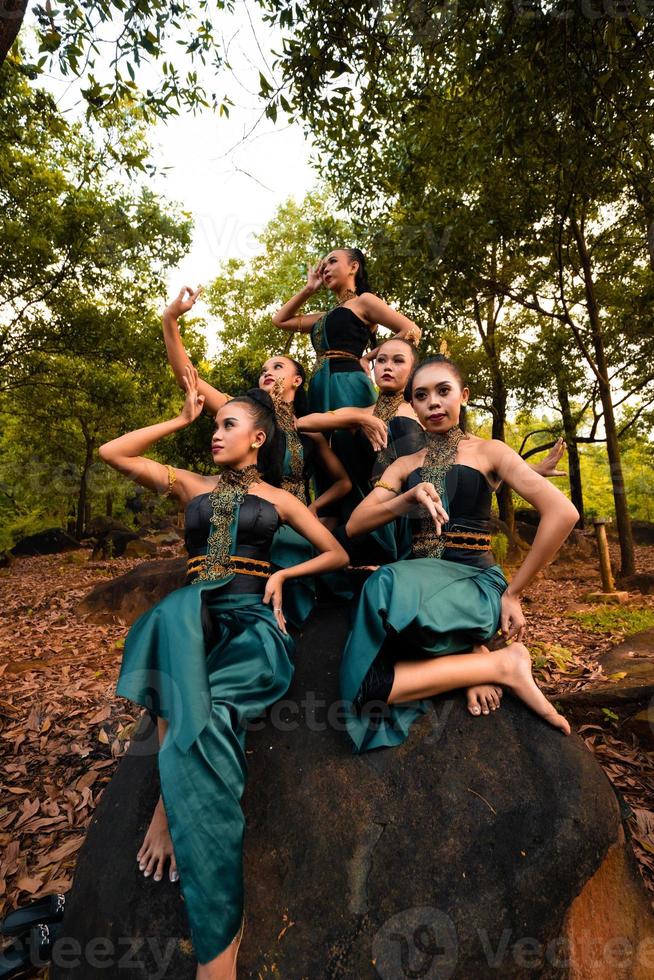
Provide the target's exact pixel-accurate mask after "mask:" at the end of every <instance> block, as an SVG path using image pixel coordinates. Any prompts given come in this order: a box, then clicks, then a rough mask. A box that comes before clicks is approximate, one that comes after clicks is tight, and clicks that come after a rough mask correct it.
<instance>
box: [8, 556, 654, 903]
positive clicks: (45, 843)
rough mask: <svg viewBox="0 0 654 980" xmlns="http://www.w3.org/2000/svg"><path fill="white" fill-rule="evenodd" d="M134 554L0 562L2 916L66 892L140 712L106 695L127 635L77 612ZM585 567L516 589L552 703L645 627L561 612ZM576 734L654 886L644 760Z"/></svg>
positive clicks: (590, 731)
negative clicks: (623, 813) (609, 788)
mask: <svg viewBox="0 0 654 980" xmlns="http://www.w3.org/2000/svg"><path fill="white" fill-rule="evenodd" d="M138 563H139V559H131V560H130V559H117V560H113V561H110V562H92V561H89V560H88V552H78V553H74V554H72V555H69V556H65V555H54V556H51V557H42V558H24V559H20V560H18V561H16V562H15V563H14V564H13V565H12V566H11V567H10V568H8V569H3V570H1V571H0V607H1V608H2V619H1V621H0V676H1V677H2V695H1V697H0V752H1V753H2V763H3V765H2V770H1V779H2V785H1V789H2V794H1V796H0V800H1V804H0V852H1V853H2V855H3V856H2V859H1V863H0V896H1V897H0V903H1V904H2V906H3V908H4V912H3V911H2V909H0V914H5V913H6V911H7V910H8V909H9V908H11V907H14V906H16V905H20V904H24V903H26V902H28V901H30V900H32V899H34V898H37V897H39V896H41V895H44V894H47V893H50V892H54V891H65V890H66V889H68V888H69V887H70V884H71V879H72V873H73V869H74V866H75V860H76V855H77V851H78V849H79V847H80V845H81V844H82V841H83V839H84V833H85V830H86V827H87V824H88V822H89V820H90V819H91V816H92V814H93V811H94V809H95V807H96V806H97V803H98V800H99V798H100V796H101V794H102V791H103V789H104V787H105V786H106V784H107V783H108V782H109V780H110V779H111V777H112V774H113V772H114V767H115V766H116V763H117V761H118V759H119V758H120V756H121V755H122V754H123V753H124V752H125V750H126V748H127V746H128V744H129V738H130V734H131V732H132V730H133V724H134V721H135V719H136V717H137V715H138V711H137V710H134V709H133V707H132V706H131V705H130V704H129V703H128V702H126V701H124V700H123V699H120V698H117V697H116V696H115V694H114V687H115V683H116V678H117V675H118V670H119V667H120V661H121V655H122V644H123V640H124V636H125V632H126V630H125V628H123V627H120V626H95V625H93V626H90V625H88V624H87V623H85V622H84V621H83V620H81V619H80V618H79V617H78V616H77V615H76V614H75V607H76V605H77V603H78V602H79V600H80V599H81V598H82V596H83V595H84V594H85V593H86V592H87V591H88V590H89V589H90V588H91V587H92V586H93V585H95V584H97V583H98V582H99V581H102V580H106V579H107V578H110V577H112V576H116V575H120V574H122V573H123V572H125V571H127V570H128V569H130V568H132V567H134V565H136V564H138ZM638 564H639V567H640V568H642V569H645V568H652V567H654V548H649V549H645V548H641V549H639V553H638ZM595 567H596V562H595V560H594V559H590V560H586V561H584V562H579V563H574V564H570V563H566V564H564V563H563V562H559V563H556V564H554V565H553V566H551V568H550V569H548V570H547V571H546V573H544V574H543V575H542V576H541V577H540V578H539V579H538V580H537V581H536V582H535V583H534V584H533V585H532V587H531V588H530V590H529V592H528V594H527V595H526V597H525V602H524V608H525V612H526V614H527V617H528V627H529V636H528V642H529V644H530V646H531V648H532V650H533V652H534V661H535V664H536V667H537V670H538V673H539V678H540V681H541V683H542V685H543V687H544V689H545V690H546V693H547V694H548V695H549V696H551V697H554V698H556V696H557V695H558V694H561V693H563V692H564V691H566V692H567V691H570V690H573V689H574V688H576V687H583V686H584V685H587V684H593V683H595V682H596V681H597V678H598V677H601V674H599V673H598V669H597V662H596V660H597V657H598V656H599V655H600V654H601V653H602V652H604V651H605V650H607V649H608V648H610V647H611V646H612V645H613V644H614V643H616V642H619V641H620V640H621V639H622V638H623V636H624V635H625V630H626V631H627V632H629V631H633V629H632V628H633V626H634V624H635V625H636V626H637V627H638V628H642V624H643V623H645V624H646V623H647V622H648V617H649V618H650V619H651V621H652V622H654V597H644V596H640V595H638V596H634V601H633V603H632V604H631V607H630V609H629V613H628V615H627V616H626V617H623V622H621V624H620V626H619V627H614V629H613V632H591V631H590V630H589V629H588V627H587V625H585V624H584V622H583V621H581V620H579V619H574V618H571V617H570V613H571V612H572V613H573V614H574V613H580V612H581V613H583V612H584V611H588V609H589V607H588V606H586V605H584V604H582V602H581V600H582V597H583V595H584V593H585V592H587V591H588V590H589V589H591V588H596V587H597V586H598V576H597V573H596V571H595ZM643 617H645V618H644V619H643ZM615 618H616V617H613V619H611V617H610V616H609V620H608V622H609V627H610V624H611V622H612V621H613V620H614V619H615ZM618 619H619V617H618ZM606 625H607V624H606V623H603V624H602V626H603V628H604V629H606ZM579 731H580V734H581V736H582V737H583V738H584V739H585V741H586V744H587V745H588V747H589V749H590V750H591V751H592V752H593V753H594V754H595V755H596V757H597V759H598V761H599V762H600V764H601V765H602V766H603V768H604V770H605V771H606V773H607V774H608V776H609V778H610V779H611V780H612V781H613V783H614V785H615V786H616V787H617V788H618V789H619V791H620V793H621V794H622V797H623V799H624V800H625V802H626V803H627V804H628V806H629V807H630V808H631V812H632V815H631V816H630V817H629V819H628V825H629V826H630V828H631V831H632V835H633V843H634V847H635V851H636V854H637V857H638V860H639V863H640V867H641V871H642V873H643V877H644V879H645V881H646V883H647V884H648V887H649V888H650V889H651V890H652V892H653V893H654V778H653V777H654V763H653V761H652V758H651V756H649V755H648V754H647V751H646V748H644V747H641V746H640V745H639V744H638V742H637V741H636V740H635V738H634V737H633V736H627V735H624V734H621V732H620V728H619V724H618V722H617V721H616V720H615V719H613V718H611V717H609V716H602V717H601V718H600V720H599V722H596V719H593V723H592V724H584V725H581V726H580V728H579Z"/></svg>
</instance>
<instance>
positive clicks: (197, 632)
mask: <svg viewBox="0 0 654 980" xmlns="http://www.w3.org/2000/svg"><path fill="white" fill-rule="evenodd" d="M231 578H233V576H231V577H230V578H228V579H225V580H222V581H220V582H210V583H197V582H196V583H193V584H192V585H189V586H186V587H185V588H182V589H178V590H176V591H175V592H172V593H171V594H170V595H168V596H166V598H165V599H163V600H162V601H161V602H159V603H157V605H156V606H154V607H153V608H152V609H150V610H149V611H148V612H146V613H145V614H144V615H143V616H141V617H140V619H138V620H137V621H136V622H135V623H134V625H133V626H132V629H131V630H130V632H129V635H128V637H127V640H126V642H125V654H124V658H123V664H122V667H121V673H120V677H119V680H118V686H117V689H116V690H117V693H118V694H119V695H121V696H122V697H126V698H129V699H130V700H132V701H135V702H136V703H137V704H141V705H143V706H144V707H147V708H149V709H150V710H151V711H152V712H153V713H154V714H156V715H160V716H161V717H164V718H168V720H169V728H168V731H167V733H166V737H165V739H164V741H163V744H162V745H161V747H160V750H159V756H158V761H159V774H160V778H161V794H162V797H163V801H164V806H165V809H166V814H167V817H168V824H169V827H170V835H171V838H172V841H173V848H174V851H175V858H176V861H177V867H178V870H179V876H180V886H181V889H182V894H183V896H184V901H185V903H186V908H187V913H188V918H189V924H190V928H191V935H192V939H193V946H194V949H195V954H196V956H197V959H198V961H199V962H200V963H207V962H209V961H210V960H212V959H213V958H214V957H216V956H218V954H219V953H221V952H222V951H223V950H224V949H225V948H226V947H227V946H228V945H229V943H230V942H231V941H232V939H233V938H234V937H235V936H236V934H237V932H238V930H239V928H240V924H241V919H242V916H243V831H244V825H245V820H244V816H243V811H242V810H241V806H240V800H241V797H242V795H243V789H244V786H245V778H246V774H247V762H246V757H245V734H246V728H247V725H248V723H249V722H250V720H252V719H254V718H256V717H257V716H258V715H260V714H261V713H262V712H264V711H265V710H266V709H267V708H268V707H269V706H270V705H272V704H273V703H274V702H275V701H278V700H279V699H280V698H281V697H283V696H284V694H285V693H286V691H287V690H288V688H289V685H290V683H291V679H292V676H293V664H292V657H293V654H294V644H293V641H292V639H291V638H290V637H289V636H286V635H285V634H283V633H282V632H281V630H280V629H279V627H278V626H277V624H276V622H275V619H274V615H273V612H272V610H271V608H270V606H268V605H263V603H262V602H261V596H260V595H247V594H246V595H230V594H226V593H224V592H222V587H223V586H224V585H226V584H227V582H228V581H229V580H231Z"/></svg>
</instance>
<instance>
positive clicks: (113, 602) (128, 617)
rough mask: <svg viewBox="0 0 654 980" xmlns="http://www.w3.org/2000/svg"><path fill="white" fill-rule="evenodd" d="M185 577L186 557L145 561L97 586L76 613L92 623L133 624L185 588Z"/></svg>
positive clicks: (83, 600)
mask: <svg viewBox="0 0 654 980" xmlns="http://www.w3.org/2000/svg"><path fill="white" fill-rule="evenodd" d="M185 578H186V559H185V558H162V559H160V560H157V561H147V562H143V564H142V565H137V567H136V568H133V569H132V570H131V572H126V574H125V575H120V576H118V577H117V578H115V579H112V580H111V581H110V582H101V583H100V584H99V585H96V586H95V588H94V589H92V590H91V592H89V593H88V595H86V596H85V597H84V598H83V599H82V601H81V602H80V604H79V605H78V607H77V612H78V613H79V614H80V615H82V616H85V617H86V618H88V620H89V621H90V622H92V623H125V624H127V625H131V624H132V623H133V622H134V620H135V619H138V617H139V616H140V615H141V613H144V612H145V611H146V609H149V608H150V606H153V605H154V603H155V602H159V600H160V599H163V597H164V596H165V595H168V593H169V592H172V590H173V589H178V588H180V587H181V586H182V585H184V581H185Z"/></svg>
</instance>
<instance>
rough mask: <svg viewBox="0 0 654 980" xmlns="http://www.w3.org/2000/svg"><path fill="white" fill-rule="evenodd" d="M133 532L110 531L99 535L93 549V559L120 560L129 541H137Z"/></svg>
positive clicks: (136, 535)
mask: <svg viewBox="0 0 654 980" xmlns="http://www.w3.org/2000/svg"><path fill="white" fill-rule="evenodd" d="M138 537H139V536H138V534H137V533H136V532H135V531H129V530H127V531H121V530H112V531H107V532H106V534H102V535H100V536H99V537H98V538H97V540H96V543H95V545H94V547H93V557H94V558H122V557H123V555H124V554H125V549H126V548H127V545H128V544H129V542H130V541H136V540H138Z"/></svg>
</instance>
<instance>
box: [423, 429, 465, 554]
mask: <svg viewBox="0 0 654 980" xmlns="http://www.w3.org/2000/svg"><path fill="white" fill-rule="evenodd" d="M467 438H468V437H467V435H466V434H465V432H463V431H462V430H461V429H460V428H459V426H458V425H454V426H452V428H451V429H448V431H447V432H445V433H443V434H441V433H440V432H426V433H425V441H426V443H427V452H426V453H425V460H424V463H423V464H422V466H421V467H420V469H421V473H422V479H423V481H424V482H425V483H431V484H433V486H434V488H435V489H436V491H437V493H438V494H439V496H440V497H441V499H443V498H444V497H445V478H446V476H447V473H448V471H449V470H450V469H451V468H452V466H453V465H454V462H455V460H456V454H457V451H458V448H459V443H460V442H461V440H462V439H467ZM444 550H445V539H444V537H443V535H442V533H441V534H440V535H437V534H436V528H435V527H434V521H433V519H432V517H431V515H430V514H426V516H425V517H423V518H422V519H421V521H420V528H419V530H418V532H417V534H416V535H415V536H414V540H413V554H414V555H415V556H416V557H417V558H440V556H441V555H442V554H443V551H444Z"/></svg>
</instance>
